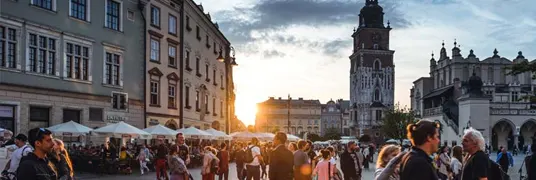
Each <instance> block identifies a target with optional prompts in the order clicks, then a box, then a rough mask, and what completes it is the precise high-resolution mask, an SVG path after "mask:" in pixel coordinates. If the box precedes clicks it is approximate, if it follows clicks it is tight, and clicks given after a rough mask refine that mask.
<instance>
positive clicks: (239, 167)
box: [234, 143, 246, 180]
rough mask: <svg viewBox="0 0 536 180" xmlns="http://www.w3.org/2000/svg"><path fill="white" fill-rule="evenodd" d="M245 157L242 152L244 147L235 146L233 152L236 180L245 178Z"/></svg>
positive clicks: (244, 153) (240, 144)
mask: <svg viewBox="0 0 536 180" xmlns="http://www.w3.org/2000/svg"><path fill="white" fill-rule="evenodd" d="M245 155H246V152H245V151H244V146H242V143H237V144H236V151H235V156H234V157H235V162H236V176H237V178H238V180H244V179H245V178H246V176H245V175H244V174H245V170H244V166H245V163H244V158H245V157H244V156H245Z"/></svg>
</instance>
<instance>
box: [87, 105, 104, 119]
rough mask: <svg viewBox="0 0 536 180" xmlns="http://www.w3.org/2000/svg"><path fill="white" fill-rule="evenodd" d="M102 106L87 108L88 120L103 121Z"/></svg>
mask: <svg viewBox="0 0 536 180" xmlns="http://www.w3.org/2000/svg"><path fill="white" fill-rule="evenodd" d="M103 111H104V109H102V108H89V120H90V121H104V120H103Z"/></svg>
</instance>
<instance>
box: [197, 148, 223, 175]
mask: <svg viewBox="0 0 536 180" xmlns="http://www.w3.org/2000/svg"><path fill="white" fill-rule="evenodd" d="M204 150H205V151H204V155H203V169H201V175H202V177H203V180H214V176H215V174H216V173H217V172H218V169H219V168H218V164H219V163H220V160H219V159H218V158H217V157H216V155H214V154H216V149H214V148H212V147H210V146H206V147H205V149H204Z"/></svg>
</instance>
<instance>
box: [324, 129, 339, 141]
mask: <svg viewBox="0 0 536 180" xmlns="http://www.w3.org/2000/svg"><path fill="white" fill-rule="evenodd" d="M340 139H341V132H340V129H337V128H327V129H326V133H325V134H324V140H340Z"/></svg>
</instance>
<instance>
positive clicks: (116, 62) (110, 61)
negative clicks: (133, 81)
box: [104, 52, 123, 86]
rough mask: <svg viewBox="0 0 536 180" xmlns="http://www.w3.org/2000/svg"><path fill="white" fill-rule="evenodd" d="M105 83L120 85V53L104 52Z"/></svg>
mask: <svg viewBox="0 0 536 180" xmlns="http://www.w3.org/2000/svg"><path fill="white" fill-rule="evenodd" d="M105 68H106V69H105V72H104V77H105V78H106V81H105V82H104V83H105V84H109V85H114V86H121V85H122V84H123V83H121V77H120V74H121V55H119V54H113V53H110V52H106V65H105Z"/></svg>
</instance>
